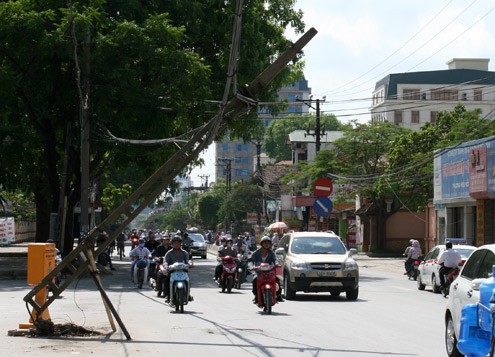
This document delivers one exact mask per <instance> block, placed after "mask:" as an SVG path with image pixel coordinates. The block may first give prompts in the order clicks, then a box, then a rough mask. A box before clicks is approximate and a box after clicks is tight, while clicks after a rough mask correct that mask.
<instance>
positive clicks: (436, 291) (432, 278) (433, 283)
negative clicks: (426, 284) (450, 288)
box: [431, 275, 441, 294]
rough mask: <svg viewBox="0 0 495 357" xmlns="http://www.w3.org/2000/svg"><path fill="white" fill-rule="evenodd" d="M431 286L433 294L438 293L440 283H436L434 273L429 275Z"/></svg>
mask: <svg viewBox="0 0 495 357" xmlns="http://www.w3.org/2000/svg"><path fill="white" fill-rule="evenodd" d="M431 288H432V290H433V292H434V293H435V294H440V288H441V286H440V285H437V278H436V277H435V275H432V276H431Z"/></svg>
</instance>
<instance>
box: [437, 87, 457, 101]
mask: <svg viewBox="0 0 495 357" xmlns="http://www.w3.org/2000/svg"><path fill="white" fill-rule="evenodd" d="M431 99H432V100H459V91H457V90H444V89H438V90H435V89H434V90H432V91H431Z"/></svg>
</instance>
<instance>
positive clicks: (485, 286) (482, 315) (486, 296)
mask: <svg viewBox="0 0 495 357" xmlns="http://www.w3.org/2000/svg"><path fill="white" fill-rule="evenodd" d="M494 273H495V265H494V266H493V267H492V276H491V277H490V278H488V279H486V280H485V281H484V282H482V283H481V284H480V304H481V305H483V306H485V307H486V309H483V308H480V310H479V318H478V319H479V320H478V324H479V326H480V327H481V328H482V329H483V330H485V331H488V332H490V331H491V330H492V318H491V314H490V311H489V310H490V299H491V297H492V295H493V291H494V290H495V278H494V276H495V274H494ZM487 309H488V310H487Z"/></svg>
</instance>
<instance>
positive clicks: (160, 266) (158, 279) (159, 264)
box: [150, 257, 168, 296]
mask: <svg viewBox="0 0 495 357" xmlns="http://www.w3.org/2000/svg"><path fill="white" fill-rule="evenodd" d="M154 262H155V270H154V276H153V277H151V278H150V286H151V288H152V289H154V290H156V291H158V296H161V294H162V292H164V291H165V288H164V285H165V277H166V276H167V275H168V270H167V264H166V263H165V262H164V260H163V257H160V258H154Z"/></svg>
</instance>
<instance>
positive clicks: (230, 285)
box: [226, 277, 234, 294]
mask: <svg viewBox="0 0 495 357" xmlns="http://www.w3.org/2000/svg"><path fill="white" fill-rule="evenodd" d="M226 283H227V293H228V294H230V293H231V292H232V288H233V287H234V279H233V278H232V277H228V278H227V281H226Z"/></svg>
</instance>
